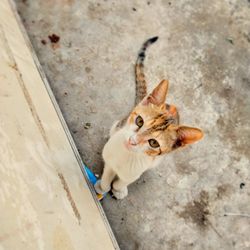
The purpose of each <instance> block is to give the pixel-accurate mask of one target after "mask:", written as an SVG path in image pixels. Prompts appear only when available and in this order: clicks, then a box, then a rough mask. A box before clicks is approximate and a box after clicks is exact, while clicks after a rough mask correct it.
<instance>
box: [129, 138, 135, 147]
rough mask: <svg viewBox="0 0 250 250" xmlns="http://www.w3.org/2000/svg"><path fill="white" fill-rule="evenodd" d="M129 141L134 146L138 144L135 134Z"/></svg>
mask: <svg viewBox="0 0 250 250" xmlns="http://www.w3.org/2000/svg"><path fill="white" fill-rule="evenodd" d="M128 142H129V144H130V145H132V146H135V145H137V142H136V139H135V136H130V137H129V139H128Z"/></svg>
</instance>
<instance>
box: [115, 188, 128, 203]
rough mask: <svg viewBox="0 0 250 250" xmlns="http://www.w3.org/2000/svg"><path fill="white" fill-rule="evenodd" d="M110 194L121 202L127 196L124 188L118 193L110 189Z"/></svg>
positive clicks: (126, 190) (126, 189)
mask: <svg viewBox="0 0 250 250" xmlns="http://www.w3.org/2000/svg"><path fill="white" fill-rule="evenodd" d="M112 193H113V195H114V196H115V198H116V199H118V200H121V199H123V198H125V197H126V196H127V195H128V188H127V187H126V188H123V189H122V190H119V191H116V190H114V189H112Z"/></svg>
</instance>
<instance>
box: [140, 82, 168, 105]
mask: <svg viewBox="0 0 250 250" xmlns="http://www.w3.org/2000/svg"><path fill="white" fill-rule="evenodd" d="M167 93H168V80H162V81H161V82H160V83H159V84H158V85H157V86H156V87H155V88H154V89H153V91H152V92H151V93H150V94H149V95H148V96H146V97H145V98H144V99H143V100H142V102H141V103H142V105H148V104H150V103H151V104H154V105H156V106H161V105H162V104H163V103H165V100H166V96H167Z"/></svg>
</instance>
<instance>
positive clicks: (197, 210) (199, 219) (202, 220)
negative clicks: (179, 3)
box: [178, 191, 209, 229]
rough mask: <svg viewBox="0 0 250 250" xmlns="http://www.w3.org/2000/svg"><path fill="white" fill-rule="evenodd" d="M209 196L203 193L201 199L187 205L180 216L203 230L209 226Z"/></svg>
mask: <svg viewBox="0 0 250 250" xmlns="http://www.w3.org/2000/svg"><path fill="white" fill-rule="evenodd" d="M208 207H209V195H208V193H207V192H206V191H202V192H201V193H200V195H199V198H198V199H196V200H194V201H192V202H189V203H187V205H186V206H185V207H184V210H183V211H182V212H181V213H179V214H178V215H179V216H180V217H182V218H184V219H185V220H187V221H190V220H191V222H193V223H194V224H196V225H197V226H199V227H200V228H202V229H205V228H206V227H207V226H208V219H207V216H208V215H209V209H208Z"/></svg>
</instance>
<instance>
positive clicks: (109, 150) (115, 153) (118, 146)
mask: <svg viewBox="0 0 250 250" xmlns="http://www.w3.org/2000/svg"><path fill="white" fill-rule="evenodd" d="M125 140H126V135H124V134H122V133H119V132H118V133H117V134H115V135H114V136H112V137H111V138H110V139H109V141H108V142H107V143H106V145H105V146H104V149H103V158H104V160H105V162H106V163H107V164H109V165H110V167H112V168H113V169H114V170H116V171H117V172H119V174H121V175H123V176H124V177H125V176H126V177H129V176H132V175H133V176H137V177H139V176H140V175H141V174H142V173H143V172H144V171H145V170H147V169H148V168H149V167H150V165H151V164H152V159H150V158H149V157H147V156H146V155H145V154H143V153H134V152H130V151H129V150H128V149H126V147H125V145H124V142H125Z"/></svg>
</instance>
